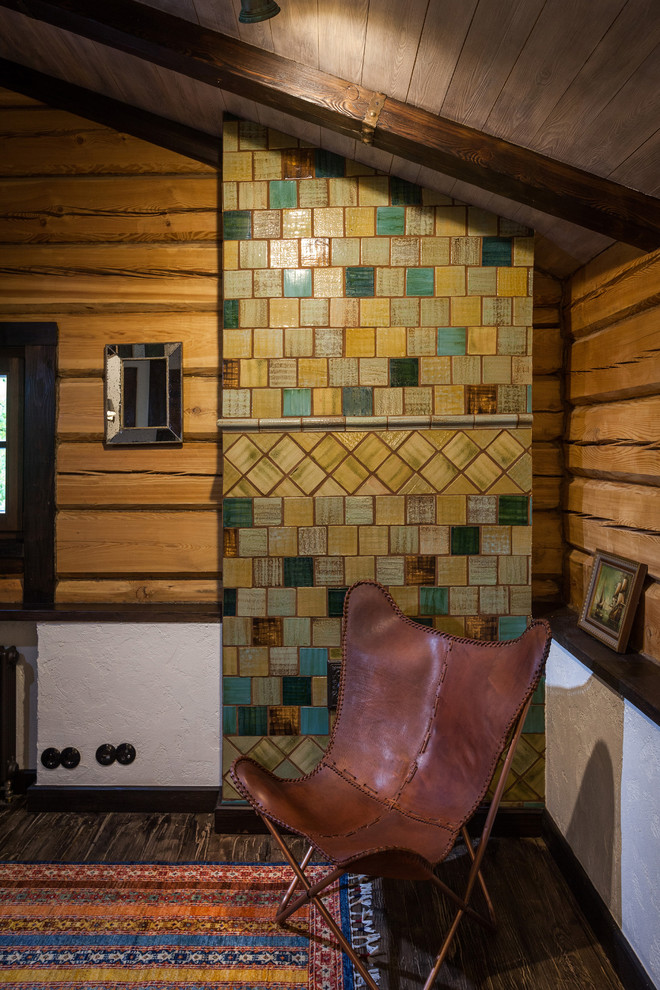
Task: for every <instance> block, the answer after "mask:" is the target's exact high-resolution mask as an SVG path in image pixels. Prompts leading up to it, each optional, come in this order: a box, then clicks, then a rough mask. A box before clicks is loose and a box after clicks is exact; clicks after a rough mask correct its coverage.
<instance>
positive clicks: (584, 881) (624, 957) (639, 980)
mask: <svg viewBox="0 0 660 990" xmlns="http://www.w3.org/2000/svg"><path fill="white" fill-rule="evenodd" d="M542 829H543V833H542V834H543V838H544V839H545V842H546V845H547V846H548V849H549V850H550V853H551V855H552V857H553V859H554V861H555V862H556V864H557V866H558V867H559V869H560V871H561V873H562V874H563V876H564V879H565V880H566V882H567V884H568V885H569V887H570V888H571V891H572V892H573V894H574V896H575V899H576V901H577V903H578V905H579V907H580V909H581V911H582V913H583V914H584V916H585V917H586V919H587V921H588V922H589V924H590V926H591V928H592V929H593V931H594V934H595V935H596V938H597V939H598V941H599V942H600V944H601V945H602V947H603V950H604V952H605V953H606V954H607V957H608V959H609V960H610V962H611V964H612V966H613V968H614V970H615V972H616V974H617V976H618V977H619V979H620V980H621V982H622V984H623V985H624V987H626V990H654V984H653V982H652V981H651V978H650V977H649V975H648V973H647V972H646V970H645V969H644V967H643V966H642V964H641V962H640V961H639V959H638V958H637V956H636V955H635V952H634V950H633V948H632V946H631V945H630V942H629V941H628V940H627V938H626V937H625V935H624V934H623V932H622V931H621V929H620V928H619V926H618V925H617V923H616V921H615V920H614V918H613V917H612V915H611V914H610V911H609V909H608V907H607V905H606V904H605V902H604V901H603V899H602V897H601V896H600V894H599V893H598V891H597V890H596V888H595V887H594V885H593V883H592V882H591V880H590V879H589V876H588V875H587V873H586V872H585V869H584V867H583V866H582V864H581V863H580V861H579V859H578V858H577V856H576V855H575V853H574V852H573V850H572V849H571V847H570V845H569V844H568V842H567V841H566V839H565V838H564V836H563V835H562V833H561V832H560V831H559V828H558V827H557V825H556V824H555V822H554V821H553V819H552V818H551V817H550V815H549V814H548V812H547V811H546V812H544V813H543V817H542Z"/></svg>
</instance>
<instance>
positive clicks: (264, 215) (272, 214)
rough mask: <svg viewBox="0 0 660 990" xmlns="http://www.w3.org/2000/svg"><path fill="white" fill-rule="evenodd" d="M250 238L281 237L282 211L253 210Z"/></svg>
mask: <svg viewBox="0 0 660 990" xmlns="http://www.w3.org/2000/svg"><path fill="white" fill-rule="evenodd" d="M252 236H253V237H267V238H271V237H281V236H282V211H281V210H255V211H254V213H253V214H252Z"/></svg>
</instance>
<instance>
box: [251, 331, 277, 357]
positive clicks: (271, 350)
mask: <svg viewBox="0 0 660 990" xmlns="http://www.w3.org/2000/svg"><path fill="white" fill-rule="evenodd" d="M283 339H284V334H283V331H282V330H277V329H274V328H272V327H271V328H267V329H264V330H262V329H256V330H255V331H254V357H258V358H279V357H282V355H283V353H284V352H283Z"/></svg>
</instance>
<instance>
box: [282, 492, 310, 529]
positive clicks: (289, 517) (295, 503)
mask: <svg viewBox="0 0 660 990" xmlns="http://www.w3.org/2000/svg"><path fill="white" fill-rule="evenodd" d="M284 525H285V526H313V525H314V499H312V498H287V499H285V500H284Z"/></svg>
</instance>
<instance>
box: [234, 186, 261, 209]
mask: <svg viewBox="0 0 660 990" xmlns="http://www.w3.org/2000/svg"><path fill="white" fill-rule="evenodd" d="M238 208H239V210H266V209H268V183H267V182H239V183H238Z"/></svg>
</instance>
